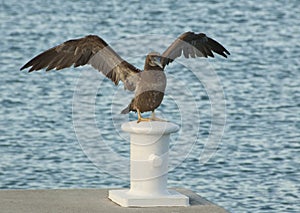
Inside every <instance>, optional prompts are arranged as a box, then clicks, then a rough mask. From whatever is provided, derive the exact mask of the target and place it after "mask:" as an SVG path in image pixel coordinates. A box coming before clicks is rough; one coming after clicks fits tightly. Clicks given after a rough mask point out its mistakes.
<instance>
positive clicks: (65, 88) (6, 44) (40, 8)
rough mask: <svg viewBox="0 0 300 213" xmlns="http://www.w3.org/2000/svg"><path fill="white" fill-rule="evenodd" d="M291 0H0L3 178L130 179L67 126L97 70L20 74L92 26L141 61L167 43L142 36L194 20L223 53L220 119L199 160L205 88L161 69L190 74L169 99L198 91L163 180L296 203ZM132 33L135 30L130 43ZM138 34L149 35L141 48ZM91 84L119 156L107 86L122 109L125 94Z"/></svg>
mask: <svg viewBox="0 0 300 213" xmlns="http://www.w3.org/2000/svg"><path fill="white" fill-rule="evenodd" d="M299 10H300V6H299V3H298V1H296V0H292V1H247V2H243V1H233V0H230V1H200V2H198V1H190V2H188V1H169V0H164V1H153V2H152V1H151V2H150V1H149V2H147V3H143V4H142V3H139V2H135V1H123V2H118V1H107V2H101V3H100V2H97V1H81V0H78V1H58V0H54V1H48V0H46V1H15V0H11V1H1V7H0V24H1V30H0V38H1V40H0V47H1V52H0V58H1V60H0V63H1V66H0V72H1V78H0V94H1V97H0V106H1V109H0V117H1V120H0V156H1V164H0V188H1V189H28V188H34V189H42V188H79V187H84V188H107V187H128V180H126V179H122V178H119V177H115V176H113V175H112V174H110V172H109V171H106V170H105V169H101V165H100V166H99V165H97V166H96V165H95V164H94V163H93V162H91V161H90V159H89V157H88V156H86V155H85V154H84V152H83V150H82V148H81V145H82V144H80V143H78V140H77V138H76V134H75V131H74V126H73V119H74V117H72V109H73V108H72V105H73V104H74V103H73V95H74V92H76V88H77V87H76V85H77V82H78V81H80V79H82V75H81V73H82V72H83V71H84V72H85V73H88V74H87V75H93V74H92V73H96V72H93V70H92V69H91V68H79V69H72V68H71V69H68V70H64V71H61V72H49V73H47V74H46V73H45V72H35V73H30V74H28V73H27V72H19V68H20V67H21V66H22V65H23V64H24V63H25V62H26V61H27V60H28V59H30V58H31V57H33V56H34V55H36V54H38V53H40V52H41V51H43V50H46V49H47V48H50V47H52V46H54V45H57V44H59V43H61V42H63V41H65V40H67V39H71V38H77V37H82V36H84V35H87V34H97V35H100V36H101V37H102V38H103V39H105V40H106V41H107V42H108V43H110V44H112V45H113V44H115V46H113V47H114V48H115V49H116V50H117V51H118V50H120V51H119V53H120V54H122V56H123V57H124V58H125V59H127V60H128V61H129V62H131V63H133V64H134V65H135V66H137V67H142V66H143V60H144V58H143V56H144V55H145V54H146V53H147V52H149V50H152V48H153V47H154V46H155V45H157V46H155V47H156V48H158V49H156V51H163V50H164V48H166V47H167V45H168V44H169V43H165V42H164V41H163V40H160V39H154V41H153V42H154V43H151V41H150V40H149V38H150V37H151V35H160V36H161V35H165V36H169V37H171V38H176V36H178V35H180V34H181V33H182V32H185V31H189V30H192V31H197V32H205V33H207V34H208V35H210V36H212V37H213V38H215V39H217V40H219V41H220V42H221V43H222V44H224V45H225V46H226V47H227V48H228V50H229V51H230V52H231V56H230V57H229V59H228V60H225V59H221V58H220V57H218V58H217V59H214V60H209V62H210V65H211V66H212V67H213V69H214V70H215V72H216V73H217V75H218V77H219V79H220V82H221V84H222V86H223V89H224V94H225V99H226V126H225V132H224V135H223V138H222V143H221V146H220V147H219V148H218V151H217V152H216V153H215V155H214V156H213V157H212V158H211V159H210V160H209V161H208V162H207V163H206V164H204V165H201V164H200V163H199V162H198V159H199V156H200V153H201V150H202V149H203V141H205V139H207V137H208V133H209V129H210V124H211V115H210V114H211V109H210V98H209V97H208V95H207V93H206V92H205V90H204V86H201V85H200V86H199V85H198V84H197V83H195V82H194V81H193V76H192V75H190V74H186V73H182V72H178V74H177V73H176V71H177V70H178V69H183V70H184V68H183V67H181V65H180V64H176V63H175V64H174V65H171V66H170V67H169V68H168V69H167V72H168V76H169V78H170V79H171V78H172V77H176V76H178V77H179V78H181V77H182V78H184V79H185V81H188V82H191V83H190V85H191V86H190V88H191V89H190V90H189V91H191V94H192V95H190V96H188V95H187V96H186V97H185V96H184V94H189V93H188V92H183V91H181V90H180V89H177V90H176V91H177V92H178V95H177V96H176V95H174V97H178V98H179V99H182V101H183V102H186V100H189V98H191V97H193V96H194V97H195V98H194V99H193V98H191V100H192V101H194V100H196V104H197V108H198V109H199V112H200V117H201V122H200V124H201V127H200V129H199V130H198V132H197V134H198V140H197V142H196V143H195V144H194V146H193V147H192V149H191V152H190V154H189V156H188V157H187V158H186V159H185V160H184V161H183V162H181V163H180V164H179V165H178V167H177V168H175V169H174V170H172V171H171V172H170V176H169V185H170V186H173V187H184V188H189V189H192V190H194V191H196V192H197V193H199V194H201V195H202V196H204V197H206V198H208V199H209V200H211V201H213V202H215V203H217V204H219V205H221V206H223V207H224V208H226V209H227V210H229V211H231V212H268V213H269V212H300V205H299V200H300V183H299V179H300V154H299V153H300V131H299V129H300V80H299V79H300V72H299V58H300V45H299V39H300V37H299V35H300V28H299V24H300V22H299V15H298V11H299ZM133 36H140V37H139V39H138V42H136V43H135V42H134V39H133V40H132V38H133ZM141 36H144V37H146V38H147V39H145V44H143V45H142V44H140V46H139V45H138V44H139V43H141V42H142V39H140V38H141ZM157 37H159V36H154V37H152V38H157ZM126 38H131V43H130V44H129V45H128V47H126V48H122V47H121V46H122V45H120V41H124V40H125V39H126ZM121 44H124V42H123V43H121ZM135 45H136V46H135ZM129 46H130V47H131V48H133V49H132V50H129V48H130V47H129ZM137 48H138V50H135V49H137ZM136 51H139V52H138V53H137V52H136ZM141 53H143V54H141ZM200 61H201V60H200ZM185 62H187V61H185ZM187 73H188V72H187ZM96 74H98V73H96ZM99 76H100V75H99ZM174 81H175V80H174ZM174 81H173V82H174ZM170 82H172V80H170ZM194 83H195V84H194ZM169 86H171V87H172V88H175V87H176V84H170V83H169ZM97 90H98V94H97V97H96V99H95V103H96V118H97V119H96V121H95V122H96V124H97V126H98V127H99V128H100V129H101V131H102V132H101V133H102V137H103V138H104V139H105V141H106V142H107V144H108V145H109V146H110V147H111V149H113V150H114V152H115V153H119V154H120V156H122V159H128V140H127V139H128V136H127V135H125V134H123V133H120V132H119V127H120V124H121V123H122V122H123V121H126V119H127V117H125V118H124V117H117V113H116V114H113V115H111V99H110V98H107V96H106V95H107V94H108V96H109V94H112V93H113V94H119V93H120V94H121V95H116V97H123V96H124V98H123V99H122V98H120V99H119V100H118V98H116V100H115V101H114V105H113V106H115V108H116V109H118V110H119V109H121V108H122V107H124V106H126V104H127V102H128V100H127V99H128V96H126V95H129V94H126V93H122V92H121V91H122V88H121V87H120V88H118V87H117V88H116V87H114V86H113V85H112V84H111V82H109V81H104V83H103V85H102V86H101V88H97ZM172 90H173V89H170V93H171V91H172ZM110 91H111V92H110ZM181 93H182V94H181ZM129 96H130V95H129ZM109 97H110V96H109ZM192 101H191V102H190V103H191V106H192V104H193V102H192ZM172 103H173V104H172ZM187 103H189V102H187ZM191 108H192V107H191ZM191 108H187V109H186V110H187V112H189V110H191ZM158 113H160V114H161V115H165V116H166V117H167V118H168V119H170V120H172V121H178V116H183V115H181V114H180V113H178V109H177V108H176V106H175V105H174V101H173V100H171V98H166V99H165V101H164V103H163V105H162V106H161V107H160V109H159V111H158ZM163 113H164V114H163ZM183 117H184V116H183ZM112 119H114V121H117V122H116V123H113V122H112ZM130 119H131V120H133V119H135V115H134V114H132V115H130ZM196 120H197V119H196ZM85 122H88V121H85ZM83 124H85V123H84V122H83ZM114 125H115V126H114ZM190 128H193V126H192V125H191V126H190ZM116 133H118V134H116ZM193 133H194V131H192V132H191V135H192V134H193ZM181 134H186V133H181ZM176 137H179V136H178V135H177V136H176ZM189 139H190V138H189V137H187V138H185V139H184V140H189ZM173 141H175V139H174V140H173ZM119 164H120V168H123V169H124V168H126V166H125V164H126V163H124V162H119ZM103 168H105V166H104V165H103Z"/></svg>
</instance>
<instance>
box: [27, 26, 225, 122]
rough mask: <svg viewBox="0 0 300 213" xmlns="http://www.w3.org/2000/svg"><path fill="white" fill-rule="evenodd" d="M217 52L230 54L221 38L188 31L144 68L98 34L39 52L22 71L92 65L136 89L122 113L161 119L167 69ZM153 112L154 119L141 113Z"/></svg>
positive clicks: (150, 56) (151, 57) (151, 55)
mask: <svg viewBox="0 0 300 213" xmlns="http://www.w3.org/2000/svg"><path fill="white" fill-rule="evenodd" d="M213 52H215V53H217V54H219V55H222V56H224V57H226V58H227V55H230V53H229V52H228V51H227V50H226V49H225V48H224V47H223V46H222V45H221V44H220V43H218V42H217V41H215V40H213V39H212V38H209V37H207V36H206V35H205V34H204V33H199V34H196V33H194V32H186V33H183V34H182V35H180V36H179V37H178V38H177V39H176V40H175V41H174V42H173V43H172V44H171V45H170V46H169V47H168V48H167V49H166V51H165V52H164V53H163V54H161V55H160V54H159V53H156V52H151V53H149V54H148V55H147V56H146V60H145V65H144V71H142V70H140V69H138V68H136V67H135V66H133V65H131V64H130V63H128V62H127V61H125V60H124V59H122V58H121V57H120V56H119V55H118V54H117V53H116V52H115V51H114V50H113V49H112V48H111V47H110V46H109V45H108V44H107V43H106V42H105V41H104V40H103V39H101V38H100V37H98V36H96V35H88V36H86V37H83V38H79V39H73V40H68V41H66V42H64V43H62V44H60V45H58V46H55V47H53V48H51V49H49V50H46V51H45V52H43V53H41V54H39V55H37V56H36V57H34V58H33V59H31V60H30V61H29V62H28V63H26V64H25V65H24V66H23V67H21V70H23V69H25V68H29V67H31V68H30V69H29V72H32V71H36V70H40V69H44V68H46V71H49V70H52V69H56V70H60V69H64V68H67V67H70V66H72V65H74V67H78V66H83V65H86V64H90V65H91V66H93V67H94V68H95V69H97V70H98V71H100V72H102V73H103V74H104V75H105V76H106V77H107V78H110V79H111V80H112V81H113V82H114V83H115V85H118V84H119V82H120V81H122V82H123V84H124V89H128V90H130V91H134V92H135V96H134V98H133V99H132V100H131V102H130V104H129V105H128V107H126V108H125V109H124V110H123V111H122V112H121V113H122V114H126V113H129V112H130V111H135V112H137V113H138V121H137V122H141V121H150V120H161V119H159V118H157V117H156V116H155V113H154V110H155V109H156V108H157V107H159V105H160V104H161V102H162V100H163V97H164V92H165V88H166V76H165V73H164V72H163V71H164V68H165V66H166V65H168V64H169V63H171V62H173V61H174V59H176V58H177V57H180V56H181V54H182V53H183V55H184V56H185V57H186V58H189V57H192V58H195V57H206V58H207V57H208V56H210V57H214V55H213ZM148 111H151V112H152V115H151V117H150V118H143V117H142V116H141V113H143V112H148Z"/></svg>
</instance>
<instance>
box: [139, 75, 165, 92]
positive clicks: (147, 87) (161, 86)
mask: <svg viewBox="0 0 300 213" xmlns="http://www.w3.org/2000/svg"><path fill="white" fill-rule="evenodd" d="M166 85H167V81H166V75H165V73H164V72H163V71H155V70H151V71H143V72H142V73H141V78H140V81H139V82H138V84H137V87H136V91H135V96H137V95H139V94H141V93H144V92H147V91H158V92H162V93H164V92H165V88H166Z"/></svg>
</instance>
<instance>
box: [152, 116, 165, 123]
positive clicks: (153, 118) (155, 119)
mask: <svg viewBox="0 0 300 213" xmlns="http://www.w3.org/2000/svg"><path fill="white" fill-rule="evenodd" d="M150 119H151V121H162V122H168V121H167V120H164V119H161V118H158V117H151V118H150Z"/></svg>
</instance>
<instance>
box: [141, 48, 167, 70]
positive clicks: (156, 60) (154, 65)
mask: <svg viewBox="0 0 300 213" xmlns="http://www.w3.org/2000/svg"><path fill="white" fill-rule="evenodd" d="M144 69H145V70H147V69H148V70H149V69H152V70H153V69H155V70H161V69H163V66H162V64H161V55H160V54H159V53H157V52H151V53H149V54H148V55H147V57H146V61H145V68H144Z"/></svg>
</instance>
